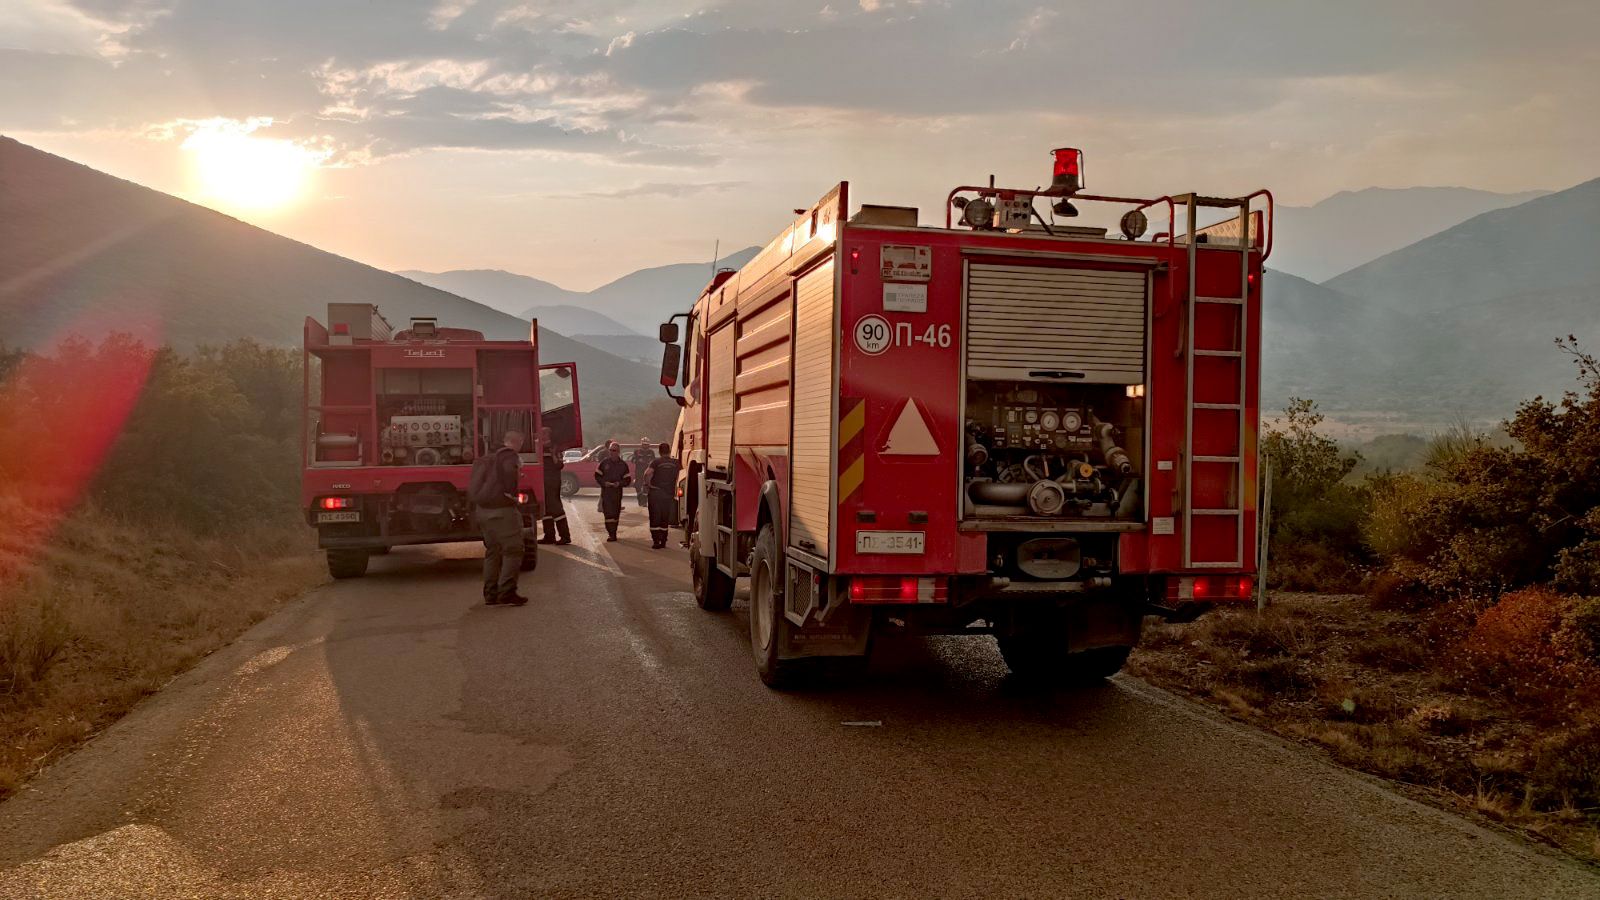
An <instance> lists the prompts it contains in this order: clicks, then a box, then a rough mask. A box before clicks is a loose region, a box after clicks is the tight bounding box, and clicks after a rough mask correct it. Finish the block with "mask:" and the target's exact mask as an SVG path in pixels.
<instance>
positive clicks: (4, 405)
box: [0, 335, 302, 529]
mask: <svg viewBox="0 0 1600 900" xmlns="http://www.w3.org/2000/svg"><path fill="white" fill-rule="evenodd" d="M7 365H8V368H9V369H10V377H8V378H6V379H5V380H4V381H3V382H0V482H3V483H5V484H7V486H9V487H12V488H13V489H14V490H18V491H21V492H25V493H27V494H28V495H30V496H31V497H33V498H34V499H36V500H42V501H45V502H48V503H50V504H53V505H55V506H57V507H63V508H64V507H67V506H70V505H72V504H74V503H76V502H77V501H79V500H81V499H83V497H84V496H85V495H86V494H87V495H88V496H90V497H92V498H93V499H94V500H95V501H96V503H97V505H98V506H99V507H101V508H102V509H104V510H106V511H107V512H111V513H114V514H118V515H123V516H126V517H129V518H132V519H134V520H138V521H149V520H150V519H151V518H152V517H159V518H161V519H165V520H169V521H173V522H176V523H179V524H182V525H184V526H186V527H189V528H191V529H214V528H216V527H218V526H222V525H228V526H234V527H236V526H238V525H240V524H246V523H262V522H277V521H289V520H292V519H293V517H294V516H295V515H296V514H297V508H298V506H299V469H300V457H299V446H300V424H299V423H300V391H301V377H302V376H301V372H300V357H299V354H298V353H296V352H295V351H292V350H284V349H278V348H272V347H265V346H262V345H260V344H256V343H254V342H252V341H236V342H234V343H232V344H228V345H226V346H223V347H216V348H202V349H200V350H198V351H196V352H195V353H192V354H189V355H187V356H186V355H182V354H179V353H177V352H176V351H174V350H172V349H170V348H166V349H161V350H151V349H149V348H147V347H145V346H144V345H142V344H140V343H138V342H137V341H135V340H133V339H131V338H128V337H127V336H125V335H113V336H111V337H108V338H106V339H105V340H104V341H102V342H101V343H100V344H98V345H93V344H90V343H88V342H87V341H83V340H80V339H76V338H72V339H68V340H66V341H63V342H62V343H61V344H60V345H59V346H57V347H56V349H55V350H54V351H52V352H51V353H49V354H28V355H26V356H24V357H23V358H21V359H20V360H15V361H13V362H10V363H8V364H7Z"/></svg>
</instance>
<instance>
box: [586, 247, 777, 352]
mask: <svg viewBox="0 0 1600 900" xmlns="http://www.w3.org/2000/svg"><path fill="white" fill-rule="evenodd" d="M759 252H761V248H760V247H746V248H745V249H743V250H740V251H737V252H735V253H730V254H727V255H725V256H723V257H722V258H721V259H718V260H717V267H718V268H722V267H729V268H735V269H737V268H739V267H740V266H742V265H744V264H745V263H747V262H749V261H750V260H752V259H754V258H755V255H756V254H757V253H759ZM710 280H711V266H710V264H709V263H675V264H673V265H669V266H655V267H654V268H649V269H640V270H639V271H637V272H632V273H629V274H627V275H624V276H622V277H621V278H618V279H617V280H616V281H613V282H611V283H609V284H603V285H601V286H600V287H597V288H595V289H594V290H592V291H590V292H589V293H588V294H586V295H584V298H585V302H584V305H585V306H586V307H588V308H589V309H593V310H595V311H597V312H602V313H605V314H606V315H608V316H610V317H611V318H613V319H616V320H617V321H619V322H623V323H626V324H628V325H629V326H631V327H633V329H634V330H635V331H639V332H643V333H645V334H654V333H655V328H656V325H658V324H660V323H662V322H664V321H666V320H667V318H668V317H669V316H672V315H674V314H676V313H681V312H687V311H688V310H689V306H690V305H691V304H693V303H694V300H695V298H696V297H698V296H699V295H700V291H701V290H703V289H704V288H705V286H706V283H707V282H708V281H710Z"/></svg>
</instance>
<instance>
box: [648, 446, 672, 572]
mask: <svg viewBox="0 0 1600 900" xmlns="http://www.w3.org/2000/svg"><path fill="white" fill-rule="evenodd" d="M657 449H658V450H659V451H660V454H661V455H659V456H657V457H656V458H654V459H652V460H650V465H648V466H645V470H644V478H645V484H646V486H647V487H648V489H649V491H650V549H652V550H660V549H661V548H663V547H665V546H667V529H669V528H671V527H672V519H673V513H674V512H676V511H677V506H678V499H677V496H676V495H677V490H678V469H679V466H678V461H677V460H676V459H674V458H672V456H671V455H670V453H669V451H670V450H671V448H670V447H668V446H667V445H666V444H662V445H660V446H659V447H658V448H657Z"/></svg>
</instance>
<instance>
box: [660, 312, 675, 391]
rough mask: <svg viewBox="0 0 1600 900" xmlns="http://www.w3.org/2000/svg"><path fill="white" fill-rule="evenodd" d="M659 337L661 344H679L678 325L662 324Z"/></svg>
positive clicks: (673, 323) (672, 323)
mask: <svg viewBox="0 0 1600 900" xmlns="http://www.w3.org/2000/svg"><path fill="white" fill-rule="evenodd" d="M658 336H659V337H660V338H661V343H663V344H676V343H677V342H678V323H677V322H663V323H661V329H660V331H659V332H658ZM663 383H665V382H663Z"/></svg>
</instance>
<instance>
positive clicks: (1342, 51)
mask: <svg viewBox="0 0 1600 900" xmlns="http://www.w3.org/2000/svg"><path fill="white" fill-rule="evenodd" d="M1202 7H1203V11H1202ZM1597 37H1600V3H1596V2H1593V0H1586V2H1546V0H1526V2H1520V3H1507V2H1475V0H1439V2H1405V0H1400V2H1395V0H1387V2H1348V0H1347V2H1295V0H1281V2H1280V0H1261V2H1213V3H1205V4H1201V3H1191V2H1182V0H1162V2H1156V0H1151V2H1137V0H1124V2H1105V3H1089V2H1082V3H1043V4H1041V3H1039V2H1037V0H1032V2H1009V0H973V2H962V0H826V2H823V0H750V2H731V3H725V4H707V3H704V2H699V0H550V2H514V0H382V2H378V0H367V2H349V0H345V2H339V0H273V2H261V0H206V2H183V0H77V2H67V0H5V2H0V132H3V133H5V134H7V135H9V136H11V137H14V138H16V139H18V140H21V141H23V142H25V143H28V144H32V145H34V146H37V147H40V148H42V149H45V150H48V151H50V152H53V153H58V154H61V155H63V156H66V157H68V158H71V159H74V160H77V161H80V162H83V163H86V164H88V165H91V166H93V167H95V168H98V169H102V170H105V171H107V172H110V173H112V174H115V175H118V176H121V177H124V178H128V179H131V180H133V181H137V182H139V183H142V184H146V185H149V186H151V187H154V188H157V189H160V190H164V191H169V192H171V193H175V194H178V195H180V196H183V197H186V198H188V199H192V200H195V201H196V202H200V203H204V204H206V205H208V206H213V207H216V208H218V209H221V210H223V211H225V212H228V213H230V214H233V215H238V216H239V217H241V218H244V219H246V220H248V221H251V222H253V223H256V224H259V225H261V226H263V227H266V228H269V229H271V230H273V231H277V232H279V233H282V234H286V235H288V236H290V237H294V238H297V239H300V240H304V241H307V242H309V243H312V244H315V245H317V246H320V247H323V248H325V249H328V250H332V251H334V252H337V253H341V254H344V255H347V256H351V257H354V258H357V259H360V260H362V261H364V262H369V263H372V264H374V265H378V266H383V267H386V268H422V269H447V268H505V269H511V270H514V271H519V272H524V273H527V274H531V275H535V276H538V277H541V278H546V279H549V280H552V281H555V282H557V283H558V284H561V285H563V286H565V287H571V288H575V289H584V288H589V287H593V286H595V285H597V284H600V283H602V282H604V281H607V280H609V279H611V278H613V277H616V276H617V275H620V274H623V273H625V272H627V271H630V270H632V269H635V268H639V267H641V266H647V265H659V264H663V263H669V262H681V261H686V260H701V259H707V258H709V257H710V255H711V251H712V245H713V242H714V241H716V240H718V239H720V240H721V241H722V246H723V247H724V248H725V249H732V248H737V247H741V246H744V245H747V244H751V243H759V242H762V241H764V240H766V239H767V238H768V237H769V236H770V234H771V233H772V232H774V231H776V229H777V227H779V226H780V225H781V224H782V223H783V221H784V219H785V218H786V215H787V211H788V210H789V209H791V208H793V207H796V206H802V205H806V204H809V203H810V202H811V201H813V200H815V199H816V198H817V197H818V196H820V195H821V194H822V193H824V192H825V191H826V190H827V189H828V188H829V187H830V186H831V185H832V184H833V183H834V182H837V181H839V180H841V179H849V180H850V181H851V182H852V185H853V191H854V198H855V199H856V200H857V201H858V202H860V201H862V200H866V201H869V202H879V203H902V204H908V205H916V206H920V207H921V208H922V210H923V219H924V221H929V220H931V219H932V218H934V217H935V216H937V215H939V210H940V203H941V201H942V198H943V195H944V193H945V191H946V190H947V189H948V188H949V187H951V186H953V185H954V184H956V183H960V182H971V181H975V180H978V179H982V178H985V177H987V175H988V174H989V173H991V172H994V173H997V174H998V175H999V176H1000V180H1001V181H1002V182H1003V183H1004V182H1008V181H1009V182H1011V183H1018V184H1037V183H1039V182H1040V181H1042V180H1045V179H1047V178H1048V160H1047V158H1046V152H1047V151H1048V150H1049V149H1050V148H1051V147H1055V146H1060V145H1071V146H1077V147H1082V148H1084V149H1085V151H1086V153H1087V155H1088V162H1087V177H1088V181H1089V185H1090V187H1091V188H1094V189H1100V190H1105V191H1108V192H1117V193H1149V194H1153V193H1167V192H1175V191H1180V190H1189V189H1200V190H1204V191H1206V192H1208V193H1231V192H1243V191H1246V190H1249V189H1251V188H1254V187H1258V186H1267V187H1271V188H1273V189H1274V190H1275V191H1276V192H1277V193H1278V196H1279V199H1280V202H1288V203H1294V204H1302V205H1303V204H1309V203H1312V202H1315V201H1317V200H1319V199H1322V198H1323V197H1326V196H1328V195H1329V194H1332V193H1334V192H1337V191H1340V190H1346V189H1358V188H1362V187H1367V186H1372V185H1382V186H1392V187H1400V186H1410V185H1464V186H1468V187H1477V188H1485V189H1490V190H1502V191H1512V190H1526V189H1534V188H1543V189H1559V188H1563V187H1567V186H1570V185H1572V184H1574V183H1576V182H1579V181H1583V180H1586V179H1589V178H1593V177H1595V176H1596V175H1600V162H1597V160H1600V151H1597V150H1596V148H1597V147H1600V117H1597V116H1595V115H1594V110H1595V103H1596V100H1595V97H1596V92H1597V88H1600V40H1597Z"/></svg>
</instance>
